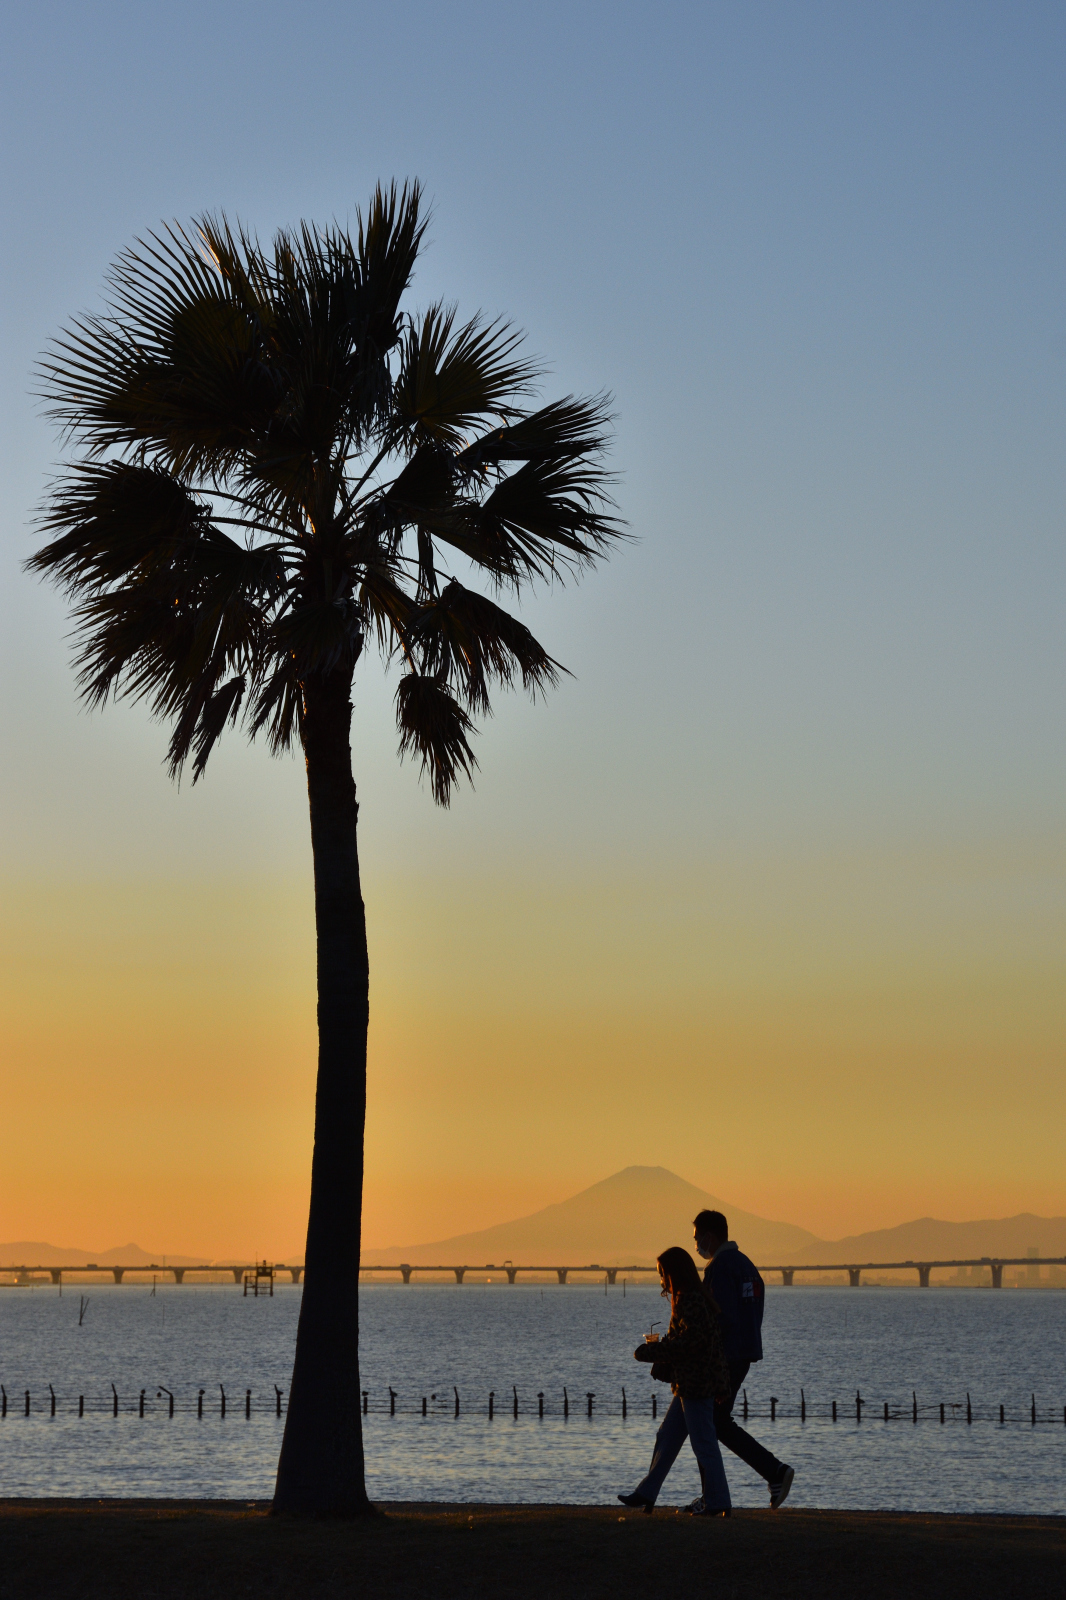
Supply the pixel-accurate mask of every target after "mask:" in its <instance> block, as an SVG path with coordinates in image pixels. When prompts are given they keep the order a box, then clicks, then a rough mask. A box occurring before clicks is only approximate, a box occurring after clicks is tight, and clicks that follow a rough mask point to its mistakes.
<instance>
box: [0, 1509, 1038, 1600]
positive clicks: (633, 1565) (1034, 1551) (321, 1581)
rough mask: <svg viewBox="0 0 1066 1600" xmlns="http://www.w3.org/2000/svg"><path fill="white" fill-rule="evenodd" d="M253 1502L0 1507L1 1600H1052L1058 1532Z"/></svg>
mask: <svg viewBox="0 0 1066 1600" xmlns="http://www.w3.org/2000/svg"><path fill="white" fill-rule="evenodd" d="M267 1509H268V1508H267V1506H266V1504H265V1503H255V1502H245V1501H240V1502H233V1501H217V1500H216V1501H199V1502H194V1501H186V1500H156V1501H150V1500H122V1501H117V1500H102V1501H84V1500H66V1501H60V1500H6V1501H0V1600H52V1597H53V1596H55V1597H63V1600H67V1597H70V1600H105V1597H106V1600H126V1597H134V1596H135V1597H137V1600H155V1597H158V1600H172V1597H173V1600H176V1597H179V1596H181V1597H186V1596H188V1597H190V1600H216V1597H219V1600H221V1597H222V1596H225V1597H227V1600H232V1597H233V1596H235V1595H244V1594H255V1595H256V1596H268V1597H274V1596H277V1597H281V1596H285V1597H287V1600H288V1597H294V1600H304V1597H305V1596H306V1597H308V1600H318V1597H322V1600H332V1597H334V1596H337V1597H339V1596H345V1597H349V1600H350V1597H352V1596H355V1597H362V1596H364V1595H365V1596H366V1597H367V1600H371V1597H374V1600H392V1597H395V1596H433V1597H434V1600H435V1597H437V1596H442V1597H448V1596H477V1597H485V1600H496V1597H500V1600H503V1597H504V1596H506V1597H508V1600H511V1597H526V1596H538V1597H540V1596H545V1597H551V1600H556V1597H560V1600H569V1597H571V1596H572V1597H574V1600H577V1597H580V1600H600V1597H603V1600H610V1597H618V1596H625V1597H628V1596H634V1597H637V1596H639V1597H641V1600H644V1597H650V1596H662V1595H668V1594H670V1593H671V1591H672V1592H673V1593H674V1594H686V1595H692V1596H697V1595H714V1596H721V1597H722V1600H749V1597H750V1600H790V1597H793V1596H795V1597H799V1596H803V1597H806V1596H819V1597H825V1600H836V1597H838V1596H840V1597H843V1596H848V1597H849V1600H850V1597H855V1596H872V1597H880V1596H889V1595H891V1596H906V1597H908V1600H911V1597H924V1596H929V1597H934V1596H935V1597H937V1600H951V1597H956V1596H957V1597H958V1600H975V1597H983V1596H995V1597H997V1600H1005V1597H1013V1596H1018V1597H1019V1600H1044V1597H1045V1596H1048V1597H1051V1596H1054V1597H1055V1600H1061V1596H1062V1595H1063V1594H1064V1593H1066V1518H1055V1517H987V1516H979V1517H978V1516H975V1517H957V1516H923V1515H916V1514H906V1513H892V1512H877V1513H869V1512H851V1511H849V1512H844V1511H804V1510H801V1509H798V1508H797V1509H795V1510H789V1509H785V1510H782V1511H781V1512H779V1513H776V1514H774V1513H771V1512H768V1511H741V1512H738V1513H736V1514H735V1515H734V1516H733V1517H732V1518H731V1519H730V1520H729V1521H700V1520H694V1519H692V1518H690V1517H687V1516H685V1515H683V1514H682V1515H676V1514H675V1513H674V1512H673V1511H664V1512H656V1513H655V1515H654V1516H651V1517H645V1516H640V1515H636V1516H634V1515H633V1513H632V1512H625V1511H624V1510H623V1508H622V1507H621V1506H619V1507H617V1508H612V1507H578V1506H484V1505H467V1506H444V1505H413V1504H399V1505H388V1506H383V1507H382V1508H381V1510H382V1511H383V1512H384V1515H383V1516H381V1517H380V1518H377V1519H374V1520H373V1521H370V1522H366V1523H360V1524H354V1525H353V1524H337V1523H312V1524H308V1523H302V1522H299V1523H295V1522H288V1521H283V1520H275V1519H273V1518H271V1517H269V1516H267V1514H266V1513H267Z"/></svg>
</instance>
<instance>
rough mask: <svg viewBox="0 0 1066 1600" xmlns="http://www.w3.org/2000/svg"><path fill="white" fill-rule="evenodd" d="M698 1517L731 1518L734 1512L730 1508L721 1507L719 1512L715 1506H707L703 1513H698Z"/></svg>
mask: <svg viewBox="0 0 1066 1600" xmlns="http://www.w3.org/2000/svg"><path fill="white" fill-rule="evenodd" d="M696 1515H697V1516H698V1517H731V1516H732V1515H733V1513H732V1511H731V1510H730V1508H729V1507H728V1506H719V1507H718V1509H717V1511H716V1510H715V1509H714V1507H713V1506H707V1507H705V1508H704V1509H703V1510H702V1511H697V1512H696Z"/></svg>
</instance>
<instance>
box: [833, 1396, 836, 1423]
mask: <svg viewBox="0 0 1066 1600" xmlns="http://www.w3.org/2000/svg"><path fill="white" fill-rule="evenodd" d="M836 1419H837V1403H836V1401H835V1400H834V1401H833V1421H834V1422H835V1421H836Z"/></svg>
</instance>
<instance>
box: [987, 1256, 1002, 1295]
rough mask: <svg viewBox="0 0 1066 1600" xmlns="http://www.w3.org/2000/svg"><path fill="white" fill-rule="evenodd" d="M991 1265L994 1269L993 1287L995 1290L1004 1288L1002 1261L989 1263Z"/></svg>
mask: <svg viewBox="0 0 1066 1600" xmlns="http://www.w3.org/2000/svg"><path fill="white" fill-rule="evenodd" d="M989 1265H990V1266H991V1268H992V1287H993V1289H1002V1287H1003V1263H1002V1261H991V1262H989Z"/></svg>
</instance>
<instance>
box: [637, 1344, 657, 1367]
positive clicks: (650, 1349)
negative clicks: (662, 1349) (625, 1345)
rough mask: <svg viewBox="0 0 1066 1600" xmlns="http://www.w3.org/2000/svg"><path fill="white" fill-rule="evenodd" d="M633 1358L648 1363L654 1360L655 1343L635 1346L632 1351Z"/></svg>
mask: <svg viewBox="0 0 1066 1600" xmlns="http://www.w3.org/2000/svg"><path fill="white" fill-rule="evenodd" d="M633 1360H634V1361H644V1362H648V1363H651V1362H652V1361H654V1360H655V1345H653V1344H638V1345H637V1348H636V1349H635V1350H634V1351H633Z"/></svg>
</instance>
